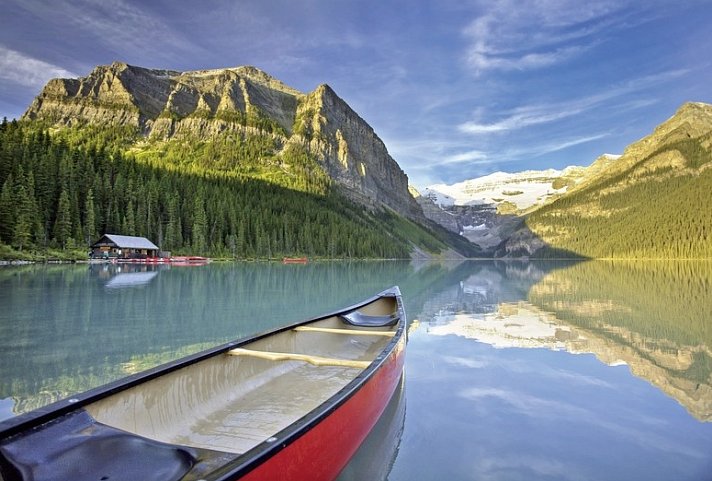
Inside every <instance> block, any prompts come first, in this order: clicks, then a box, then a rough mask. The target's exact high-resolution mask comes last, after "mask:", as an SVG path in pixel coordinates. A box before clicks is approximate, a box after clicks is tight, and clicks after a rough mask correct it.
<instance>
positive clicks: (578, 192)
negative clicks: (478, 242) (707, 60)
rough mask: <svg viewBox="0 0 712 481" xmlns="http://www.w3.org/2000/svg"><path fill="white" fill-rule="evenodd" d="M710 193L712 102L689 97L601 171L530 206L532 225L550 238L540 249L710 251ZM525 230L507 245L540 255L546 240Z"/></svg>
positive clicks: (647, 254)
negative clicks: (546, 201) (550, 199)
mask: <svg viewBox="0 0 712 481" xmlns="http://www.w3.org/2000/svg"><path fill="white" fill-rule="evenodd" d="M711 193H712V105H707V104H702V103H688V104H685V105H683V106H682V107H681V108H680V109H679V110H678V112H677V113H675V115H674V116H673V117H671V118H670V119H668V120H667V121H666V122H664V123H663V124H661V125H660V126H658V127H657V128H656V129H655V131H654V132H653V133H652V134H651V135H649V136H648V137H645V138H644V139H642V140H640V141H638V142H636V143H634V144H631V145H630V146H629V147H628V148H627V149H626V150H625V152H624V154H623V155H622V156H621V157H620V158H618V159H617V160H615V161H612V162H609V163H608V164H607V166H606V168H604V169H602V170H601V171H600V172H599V173H598V175H596V176H594V177H591V178H589V179H587V180H586V181H585V182H582V183H581V184H578V185H576V186H575V187H574V188H573V189H572V190H571V191H569V192H567V193H566V194H565V195H564V196H562V197H561V198H559V199H557V200H556V201H554V202H553V203H551V204H549V205H545V206H543V207H541V208H540V209H538V210H536V211H534V212H533V213H531V214H530V215H529V217H528V218H527V220H526V229H527V230H528V231H530V232H531V233H533V236H534V237H536V238H538V239H539V240H540V241H542V242H543V243H544V244H545V245H546V246H545V247H544V248H543V249H541V250H539V251H538V254H539V255H546V250H547V249H548V248H555V249H565V250H567V251H570V252H572V253H575V254H578V255H582V256H587V257H599V258H712V195H711ZM522 237H526V236H524V235H523V234H522V232H520V233H519V238H518V239H517V242H518V244H517V246H516V248H515V243H514V242H513V240H512V239H510V241H508V242H507V243H506V244H505V246H504V249H505V250H506V252H507V253H509V254H511V255H513V254H516V253H525V254H529V255H531V254H534V255H537V254H536V251H535V249H533V248H532V247H533V246H534V247H536V246H541V245H542V244H541V242H539V243H538V244H537V243H532V242H530V243H529V244H528V247H527V243H526V242H522ZM530 238H531V236H530ZM522 246H524V247H525V248H524V249H523V248H522Z"/></svg>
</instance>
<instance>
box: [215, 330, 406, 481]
mask: <svg viewBox="0 0 712 481" xmlns="http://www.w3.org/2000/svg"><path fill="white" fill-rule="evenodd" d="M404 361H405V335H403V336H401V339H400V340H399V343H398V345H397V347H396V348H395V349H394V350H393V351H392V352H391V354H390V355H389V356H388V357H387V358H386V359H385V361H384V362H383V364H382V365H381V366H380V368H379V369H378V371H377V372H375V373H374V374H373V376H372V377H371V378H370V379H369V380H368V381H366V383H365V384H364V385H363V386H362V387H361V388H360V389H359V390H358V391H357V392H356V393H355V394H354V395H352V396H351V397H350V398H349V399H348V400H347V401H346V402H344V403H343V404H341V405H340V406H338V407H337V408H336V409H335V410H334V411H333V412H331V413H329V414H328V415H327V417H326V418H324V419H323V420H321V421H318V422H316V423H315V424H314V425H313V427H312V428H311V429H309V430H308V431H307V432H306V433H305V434H304V435H302V436H301V437H300V438H299V439H297V440H296V441H294V442H293V443H291V444H289V445H288V446H286V447H285V448H284V449H282V450H281V451H280V452H279V453H277V454H276V455H274V456H272V457H271V458H269V459H268V460H266V462H264V463H262V464H260V465H259V466H257V467H256V468H255V469H253V470H252V471H250V472H249V473H247V474H246V475H244V476H238V477H234V478H227V479H240V480H245V481H266V480H284V481H287V480H288V481H333V480H334V479H335V478H336V477H337V476H338V474H339V473H340V472H341V470H342V469H343V468H344V467H345V466H346V464H347V463H348V461H349V460H350V459H351V457H352V456H353V455H354V453H355V452H356V450H357V449H358V448H359V446H360V445H361V443H362V442H363V440H364V439H365V438H366V436H367V435H368V433H369V432H370V431H371V429H372V428H373V426H374V425H375V424H376V422H377V421H378V419H379V418H380V416H381V414H383V411H384V410H385V408H386V406H387V405H388V402H389V401H390V399H391V397H392V396H393V393H394V391H395V389H396V386H397V385H398V382H399V381H400V378H401V375H402V373H403V363H404Z"/></svg>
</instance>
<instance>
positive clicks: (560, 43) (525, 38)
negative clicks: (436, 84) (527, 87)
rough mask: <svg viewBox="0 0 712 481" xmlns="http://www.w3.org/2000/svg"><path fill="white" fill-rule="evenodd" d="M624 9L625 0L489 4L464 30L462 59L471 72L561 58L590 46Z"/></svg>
mask: <svg viewBox="0 0 712 481" xmlns="http://www.w3.org/2000/svg"><path fill="white" fill-rule="evenodd" d="M623 8H625V2H605V1H603V2H589V3H588V4H582V3H581V2H579V1H576V0H527V1H523V2H522V1H514V0H502V1H498V2H491V3H488V4H486V10H485V11H484V13H483V14H482V15H480V16H479V17H478V18H476V19H475V20H474V21H473V22H472V23H471V24H470V25H469V26H468V27H467V28H465V30H464V32H463V34H464V35H465V37H467V38H468V39H469V46H468V47H467V51H466V54H465V59H466V62H467V64H468V65H469V66H470V67H471V68H472V69H473V71H474V72H475V73H476V74H481V73H483V72H486V71H489V70H505V71H506V70H529V69H536V68H542V67H547V66H551V65H555V64H558V63H561V62H565V61H567V60H569V59H571V58H573V57H576V56H578V55H580V54H581V53H582V52H584V51H586V50H588V49H589V48H590V47H591V46H593V45H595V44H596V43H597V42H598V40H596V38H595V34H597V33H599V32H600V31H602V30H604V29H608V28H613V27H614V26H615V25H616V24H618V23H622V22H624V20H625V16H624V15H622V14H621V11H622V10H623Z"/></svg>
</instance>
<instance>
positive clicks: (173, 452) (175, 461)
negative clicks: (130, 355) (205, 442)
mask: <svg viewBox="0 0 712 481" xmlns="http://www.w3.org/2000/svg"><path fill="white" fill-rule="evenodd" d="M0 458H1V459H2V461H1V462H2V464H3V471H4V472H5V473H6V474H9V475H10V476H11V477H12V478H13V479H22V480H36V481H43V480H52V479H66V480H72V481H98V480H110V481H134V480H142V481H179V480H180V479H183V477H184V476H185V475H186V473H188V471H190V470H191V469H192V467H193V465H194V464H195V463H196V461H197V459H198V454H197V451H196V450H194V449H192V448H185V447H178V446H174V445H172V444H166V443H162V442H159V441H154V440H152V439H147V438H144V437H141V436H136V435H135V434H132V433H127V432H125V431H121V430H119V429H116V428H113V427H111V426H107V425H105V424H102V423H99V422H97V421H96V420H94V418H92V417H91V416H90V415H89V413H87V412H86V411H85V410H84V409H80V410H77V411H74V412H71V413H69V414H65V415H64V416H61V417H60V418H57V419H56V420H53V421H52V422H50V423H46V424H45V425H43V426H41V427H39V428H37V429H33V430H30V431H28V432H27V433H22V434H19V435H17V436H14V437H11V438H9V439H5V440H3V441H2V443H0Z"/></svg>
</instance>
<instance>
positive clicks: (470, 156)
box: [440, 150, 490, 165]
mask: <svg viewBox="0 0 712 481" xmlns="http://www.w3.org/2000/svg"><path fill="white" fill-rule="evenodd" d="M463 162H467V163H468V164H470V165H472V164H482V163H490V162H489V160H488V155H487V153H486V152H483V151H481V150H469V151H467V152H462V153H459V154H454V155H449V156H446V157H444V158H443V159H442V162H440V164H459V163H463Z"/></svg>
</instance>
